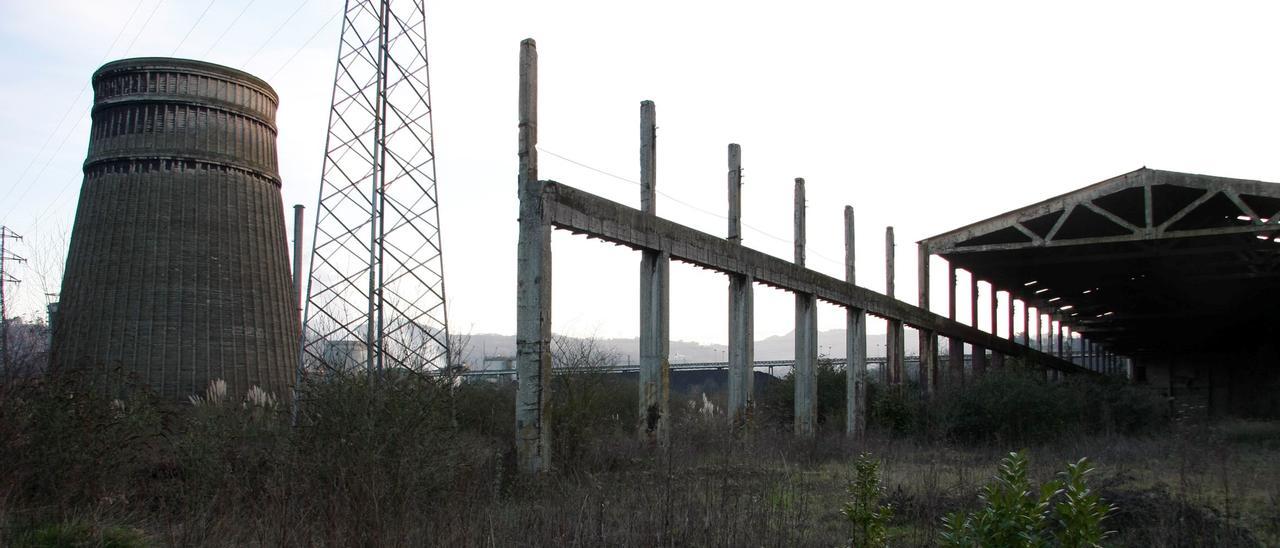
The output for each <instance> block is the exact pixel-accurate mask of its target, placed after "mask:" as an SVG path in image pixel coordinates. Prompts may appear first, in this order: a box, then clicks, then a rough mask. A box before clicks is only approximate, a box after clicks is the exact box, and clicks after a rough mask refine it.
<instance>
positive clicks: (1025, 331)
mask: <svg viewBox="0 0 1280 548" xmlns="http://www.w3.org/2000/svg"><path fill="white" fill-rule="evenodd" d="M1022 346H1026V347H1028V348H1030V347H1031V305H1030V304H1029V303H1028V302H1027V301H1022Z"/></svg>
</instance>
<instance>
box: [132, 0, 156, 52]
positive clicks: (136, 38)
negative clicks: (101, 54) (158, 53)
mask: <svg viewBox="0 0 1280 548" xmlns="http://www.w3.org/2000/svg"><path fill="white" fill-rule="evenodd" d="M161 4H164V0H160V1H159V2H156V5H154V6H151V13H149V14H147V20H146V21H143V22H142V26H141V27H138V32H137V33H135V34H134V35H133V39H132V40H129V45H128V46H125V48H124V52H123V53H124V54H125V55H128V54H129V52H130V51H132V50H133V45H134V44H136V43H138V37H140V36H142V31H144V30H147V25H150V24H151V18H152V17H155V16H156V12H157V11H160V5H161Z"/></svg>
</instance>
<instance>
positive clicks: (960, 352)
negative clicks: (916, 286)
mask: <svg viewBox="0 0 1280 548" xmlns="http://www.w3.org/2000/svg"><path fill="white" fill-rule="evenodd" d="M957 287H958V286H957V285H956V265H953V264H952V265H947V288H948V289H947V317H948V318H951V319H952V320H955V321H960V320H959V318H957V317H956V288H957ZM947 370H948V371H950V378H949V379H948V380H949V381H950V382H951V383H952V384H954V385H956V386H960V385H963V384H964V341H961V340H960V338H959V337H951V338H950V339H948V340H947Z"/></svg>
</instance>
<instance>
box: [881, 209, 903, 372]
mask: <svg viewBox="0 0 1280 548" xmlns="http://www.w3.org/2000/svg"><path fill="white" fill-rule="evenodd" d="M895 257H896V249H895V247H894V243H893V227H891V226H890V227H885V230H884V265H885V294H886V295H888V296H890V297H893V296H894V282H895V281H896V280H897V275H896V273H895V272H896V271H895V270H894V268H895V266H894V264H895V262H896V261H895V260H894V259H895ZM885 323H886V324H887V326H888V328H889V330H888V333H887V336H886V337H885V346H886V348H885V364H886V365H888V367H889V374H888V377H887V378H888V379H889V383H890V384H902V382H903V381H904V380H905V379H904V378H903V371H902V366H903V363H904V361H905V359H904V355H905V354H906V341H904V340H903V339H904V338H905V331H904V329H903V325H902V322H901V321H899V320H894V319H889V320H887V321H886V322H885Z"/></svg>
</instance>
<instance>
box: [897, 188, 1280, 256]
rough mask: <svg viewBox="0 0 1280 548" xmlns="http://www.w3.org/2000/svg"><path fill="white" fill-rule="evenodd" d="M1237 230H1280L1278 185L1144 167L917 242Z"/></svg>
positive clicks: (1001, 245) (1057, 242) (995, 247)
mask: <svg viewBox="0 0 1280 548" xmlns="http://www.w3.org/2000/svg"><path fill="white" fill-rule="evenodd" d="M1237 233H1257V235H1258V237H1259V239H1262V238H1267V239H1272V238H1276V237H1277V236H1280V184H1276V183H1267V182H1262V181H1252V180H1244V179H1231V178H1226V177H1213V176H1208V175H1195V174H1189V173H1178V172H1173V171H1161V170H1154V169H1147V168H1142V169H1139V170H1136V171H1133V172H1130V173H1126V174H1124V175H1120V176H1118V177H1114V178H1112V179H1108V180H1106V181H1102V182H1100V183H1097V184H1094V185H1091V186H1088V187H1085V188H1082V189H1080V190H1076V191H1073V192H1070V193H1067V194H1063V195H1061V196H1057V197H1054V198H1050V199H1048V200H1045V201H1043V202H1040V203H1037V204H1032V205H1030V206H1027V207H1024V208H1021V209H1017V210H1014V211H1010V212H1008V213H1005V214H1002V215H998V216H996V217H992V218H990V219H986V220H984V221H979V222H977V223H974V224H971V225H969V226H966V227H962V228H959V229H956V230H953V231H951V232H947V233H945V234H940V235H938V236H934V237H932V238H928V239H925V240H922V241H921V242H920V243H921V244H922V246H924V247H925V248H927V250H928V251H929V252H930V253H935V254H939V255H951V254H957V253H972V252H985V251H1002V250H1017V249H1027V248H1041V247H1056V246H1071V245H1090V244H1102V243H1115V242H1130V241H1150V240H1160V239H1166V238H1184V237H1196V236H1214V235H1226V234H1237Z"/></svg>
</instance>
